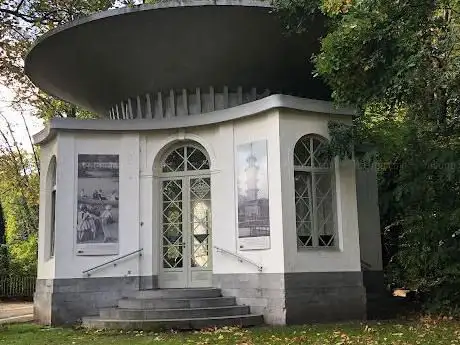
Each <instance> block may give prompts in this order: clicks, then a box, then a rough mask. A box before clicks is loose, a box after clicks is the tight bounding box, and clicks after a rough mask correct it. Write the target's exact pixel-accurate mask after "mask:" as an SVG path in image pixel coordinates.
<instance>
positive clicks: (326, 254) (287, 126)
mask: <svg viewBox="0 0 460 345" xmlns="http://www.w3.org/2000/svg"><path fill="white" fill-rule="evenodd" d="M329 120H338V121H345V122H348V121H351V119H350V117H349V116H346V117H345V116H337V115H334V116H328V115H325V114H315V113H307V112H303V113H300V112H296V111H292V110H288V109H286V110H281V111H280V125H279V130H280V132H279V133H280V141H281V145H280V148H281V153H280V157H281V183H282V200H283V202H282V214H283V228H284V258H285V272H334V271H360V270H361V267H360V252H359V250H360V249H359V229H358V215H357V202H356V185H355V166H354V162H353V161H350V160H347V161H341V162H340V161H339V160H336V164H335V179H336V186H335V193H336V196H337V197H336V201H337V226H338V229H337V230H338V240H339V245H338V248H336V249H332V248H325V249H299V250H298V249H297V242H296V224H295V219H296V216H295V200H294V162H293V159H294V158H293V153H294V146H295V144H296V142H297V140H299V139H300V138H301V137H302V136H304V135H306V134H318V135H321V136H323V137H325V138H329V134H328V129H327V123H328V121H329Z"/></svg>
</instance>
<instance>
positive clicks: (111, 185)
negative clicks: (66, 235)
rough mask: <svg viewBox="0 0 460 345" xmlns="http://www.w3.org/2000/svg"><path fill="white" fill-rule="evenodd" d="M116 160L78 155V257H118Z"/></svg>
mask: <svg viewBox="0 0 460 345" xmlns="http://www.w3.org/2000/svg"><path fill="white" fill-rule="evenodd" d="M118 193H119V156H118V155H100V154H79V155H78V196H77V197H78V202H77V222H76V231H75V236H76V244H77V245H76V253H77V255H117V254H118V245H119V241H118V239H119V229H118V214H119V207H118V203H119V200H118Z"/></svg>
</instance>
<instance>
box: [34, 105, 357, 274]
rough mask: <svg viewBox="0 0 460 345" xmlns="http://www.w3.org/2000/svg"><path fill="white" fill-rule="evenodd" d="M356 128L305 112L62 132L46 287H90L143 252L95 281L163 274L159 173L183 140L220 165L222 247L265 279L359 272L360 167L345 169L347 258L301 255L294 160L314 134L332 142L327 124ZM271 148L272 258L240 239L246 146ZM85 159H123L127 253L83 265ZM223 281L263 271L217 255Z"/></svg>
mask: <svg viewBox="0 0 460 345" xmlns="http://www.w3.org/2000/svg"><path fill="white" fill-rule="evenodd" d="M332 118H334V119H339V120H341V121H350V117H349V116H339V115H334V116H333V117H332V116H329V115H325V114H318V113H311V112H310V113H309V112H305V111H302V112H299V111H294V110H287V109H285V108H274V109H271V110H267V111H264V112H261V113H260V114H258V115H256V116H251V117H247V118H239V119H234V120H231V121H227V122H222V123H219V124H212V125H208V126H197V127H188V128H184V129H164V130H161V129H157V130H154V131H145V132H144V131H124V132H118V133H111V132H102V131H86V130H73V131H59V132H58V134H57V137H56V139H55V140H54V141H49V142H48V143H46V144H45V145H43V146H42V171H45V170H46V169H45V167H46V166H47V164H48V162H49V159H50V157H51V156H52V154H53V153H55V152H57V153H56V155H57V183H58V191H57V208H56V255H55V257H56V259H51V260H48V258H46V255H45V251H46V250H45V242H46V236H44V234H45V233H46V231H47V226H48V225H47V224H46V222H44V221H43V219H45V218H46V217H45V202H46V198H45V195H46V193H47V191H46V186H45V182H44V178H43V177H42V181H41V187H42V191H41V194H40V200H41V209H40V218H41V223H40V244H39V248H40V249H39V256H40V258H39V259H40V261H39V273H38V274H39V278H80V277H84V275H83V274H82V271H84V270H86V269H89V268H91V267H94V266H96V265H99V264H102V263H105V262H107V261H108V260H111V259H113V258H116V257H117V256H120V255H124V254H126V253H129V252H133V251H135V250H138V249H139V248H143V249H144V251H143V255H142V257H138V256H132V257H130V258H128V259H126V260H123V261H121V262H119V263H118V264H117V266H116V267H114V266H113V265H110V266H106V267H104V268H103V269H100V270H98V271H96V272H94V273H93V274H92V276H94V277H115V276H127V275H134V276H138V275H140V276H151V275H158V274H159V272H160V262H161V261H160V253H159V249H160V245H159V243H160V232H161V231H160V222H159V219H160V197H161V196H160V189H159V187H160V183H159V180H158V176H159V172H158V170H157V169H156V164H157V162H158V160H159V159H160V158H161V157H162V155H163V153H164V151H165V148H167V147H169V146H170V145H171V144H173V143H175V142H177V141H180V140H193V141H196V142H198V143H199V144H201V145H202V146H203V147H204V148H205V149H206V150H207V153H208V155H209V157H210V160H211V193H212V227H213V228H212V230H213V234H212V244H213V245H214V246H218V247H220V248H223V249H225V250H228V251H230V252H233V253H238V255H241V256H244V257H246V258H248V259H250V260H252V261H254V262H256V263H259V264H261V265H262V266H263V272H264V273H283V272H325V271H359V270H360V249H359V235H358V215H357V201H356V185H355V166H354V163H353V162H352V161H345V162H337V166H336V180H337V183H336V194H337V198H338V199H337V200H338V201H337V217H338V218H337V222H338V231H339V233H338V235H339V237H338V239H339V248H338V249H336V250H330V249H325V250H303V251H298V250H297V244H296V231H295V205H294V181H293V177H294V173H293V150H294V145H295V143H296V142H297V140H298V139H299V138H300V137H301V136H303V135H305V134H308V133H316V134H319V135H322V136H324V137H326V138H327V137H328V133H327V121H328V120H330V119H332ZM259 140H267V145H268V177H269V181H268V183H269V207H270V227H271V239H270V244H271V245H270V248H269V249H265V250H253V251H239V250H238V243H237V242H238V241H237V240H238V239H237V233H238V232H237V188H236V179H235V174H236V172H235V170H236V166H235V161H236V149H237V146H238V145H241V144H247V143H250V142H254V141H259ZM78 154H119V158H120V161H119V162H120V178H119V181H120V190H119V199H120V205H119V212H120V214H119V236H120V245H119V253H118V255H115V256H79V255H76V248H75V247H76V244H75V238H76V233H75V224H76V217H77V209H76V208H77V198H76V195H77V193H78V190H77V180H78V179H77V160H78ZM213 273H216V274H225V273H257V267H255V266H253V265H251V264H248V263H244V262H243V263H242V262H239V261H238V260H237V259H236V258H235V257H233V256H230V255H228V254H225V253H221V252H217V251H216V250H215V249H214V250H213Z"/></svg>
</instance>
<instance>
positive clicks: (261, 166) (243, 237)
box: [237, 140, 270, 250]
mask: <svg viewBox="0 0 460 345" xmlns="http://www.w3.org/2000/svg"><path fill="white" fill-rule="evenodd" d="M267 162H268V159H267V141H266V140H263V141H255V142H251V143H248V144H244V145H238V147H237V188H238V249H239V250H257V249H269V248H270V213H269V195H268V166H267Z"/></svg>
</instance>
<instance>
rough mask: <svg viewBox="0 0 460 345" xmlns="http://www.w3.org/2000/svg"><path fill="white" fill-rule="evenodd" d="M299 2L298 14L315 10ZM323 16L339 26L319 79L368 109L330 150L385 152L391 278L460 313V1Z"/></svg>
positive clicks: (330, 7) (381, 160)
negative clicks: (366, 148)
mask: <svg viewBox="0 0 460 345" xmlns="http://www.w3.org/2000/svg"><path fill="white" fill-rule="evenodd" d="M283 1H284V0H283ZM295 4H296V5H295V6H294V5H292V3H291V5H289V4H288V6H292V8H293V9H295V11H293V12H291V13H293V16H294V15H295V13H297V12H300V13H302V15H308V14H311V13H312V9H311V4H305V3H302V2H301V3H295ZM302 6H304V10H303V11H302V9H301V7H302ZM317 10H318V11H322V12H323V13H326V14H327V15H328V16H329V22H330V24H331V25H329V31H328V33H327V35H326V36H325V37H324V38H323V39H322V42H321V51H320V52H318V54H317V55H316V56H315V57H314V61H315V65H316V73H317V74H318V75H320V76H321V77H322V78H323V79H324V80H325V81H326V82H327V83H328V84H329V85H330V86H331V88H332V90H333V97H334V99H335V101H336V102H337V103H339V104H346V105H350V104H352V105H354V106H355V107H357V109H358V112H359V116H358V117H357V118H356V119H355V121H354V123H353V126H352V127H351V128H346V127H344V126H339V125H337V124H331V125H330V131H331V135H332V137H333V138H332V142H331V148H330V149H331V151H332V152H333V153H334V154H338V155H339V156H341V157H350V156H351V155H352V154H356V153H357V152H353V150H352V147H355V148H359V147H360V146H361V145H362V144H366V145H369V144H371V145H373V146H374V147H375V151H376V154H374V156H373V159H375V163H376V164H377V165H376V167H377V168H378V172H379V187H380V195H379V196H380V212H381V224H382V228H383V229H382V231H383V233H384V236H385V241H384V246H385V253H384V254H385V262H386V264H387V273H388V277H389V278H390V279H391V280H392V281H393V282H396V283H397V284H400V285H403V286H406V287H409V288H414V289H418V290H420V291H422V292H426V293H427V296H428V300H427V303H426V306H427V307H428V308H430V309H436V310H439V309H440V310H447V311H450V312H452V313H458V312H459V311H460V307H459V306H460V236H459V229H460V217H459V215H460V135H459V133H460V97H459V86H460V40H459V35H460V27H459V24H460V3H459V2H458V1H455V0H444V1H420V0H402V1H401V0H360V1H355V2H346V1H342V0H323V1H321V3H320V4H319V6H318V9H317ZM287 12H288V11H287ZM288 13H289V12H288ZM287 18H288V20H290V21H292V18H289V17H287ZM300 18H302V17H301V16H300ZM294 22H295V21H294ZM298 22H299V21H298ZM302 22H303V20H301V21H300V23H302ZM355 151H356V150H355ZM362 157H363V156H361V157H359V158H362Z"/></svg>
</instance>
